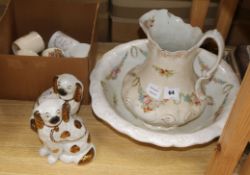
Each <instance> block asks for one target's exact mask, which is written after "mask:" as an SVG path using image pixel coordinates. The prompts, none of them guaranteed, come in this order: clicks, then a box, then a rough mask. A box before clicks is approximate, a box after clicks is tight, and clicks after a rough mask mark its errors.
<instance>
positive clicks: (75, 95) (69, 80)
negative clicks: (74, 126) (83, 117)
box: [30, 74, 84, 131]
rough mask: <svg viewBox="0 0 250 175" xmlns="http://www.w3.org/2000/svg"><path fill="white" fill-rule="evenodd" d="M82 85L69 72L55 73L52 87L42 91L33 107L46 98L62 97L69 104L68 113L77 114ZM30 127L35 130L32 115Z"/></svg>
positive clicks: (81, 95) (81, 96)
mask: <svg viewBox="0 0 250 175" xmlns="http://www.w3.org/2000/svg"><path fill="white" fill-rule="evenodd" d="M83 90H84V86H83V84H82V83H81V81H80V80H78V79H77V78H76V77H75V76H74V75H71V74H61V75H57V76H55V77H54V79H53V87H51V88H49V89H47V90H46V91H44V92H43V93H42V94H41V95H40V96H39V97H38V99H37V101H36V103H35V106H34V108H36V107H37V106H39V105H40V104H41V103H42V102H43V101H46V100H47V99H62V100H64V101H65V102H68V104H69V105H70V114H71V115H74V114H77V113H78V112H79V110H80V105H81V101H82V98H83ZM30 122H31V128H32V129H33V130H34V131H36V130H37V128H36V127H35V125H34V116H33V115H32V116H31V118H30Z"/></svg>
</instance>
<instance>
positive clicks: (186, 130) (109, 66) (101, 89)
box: [90, 40, 239, 147]
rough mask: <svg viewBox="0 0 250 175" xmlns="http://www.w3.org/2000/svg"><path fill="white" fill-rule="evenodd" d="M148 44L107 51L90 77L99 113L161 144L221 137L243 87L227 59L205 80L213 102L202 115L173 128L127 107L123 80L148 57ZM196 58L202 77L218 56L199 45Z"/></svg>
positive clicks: (134, 134)
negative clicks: (148, 123)
mask: <svg viewBox="0 0 250 175" xmlns="http://www.w3.org/2000/svg"><path fill="white" fill-rule="evenodd" d="M147 44H148V41H147V40H136V41H131V42H128V43H125V44H121V45H119V46H117V47H115V48H114V49H112V50H110V51H109V52H107V53H106V54H105V55H104V56H103V57H102V59H101V60H100V61H99V62H98V63H97V64H96V66H95V68H94V70H93V71H92V73H91V76H90V80H91V83H90V94H91V97H92V108H93V111H94V112H95V114H96V115H97V116H98V117H99V118H100V119H102V120H103V121H105V122H107V123H108V124H110V125H111V126H112V127H113V128H115V129H116V130H117V131H119V132H121V133H123V134H125V135H128V136H130V137H131V138H133V139H135V140H137V141H140V142H145V143H151V144H154V145H158V146H161V147H171V146H175V147H187V146H191V145H196V144H203V143H206V142H209V141H211V140H212V139H214V138H215V137H218V136H219V135H220V134H221V132H222V129H223V127H224V125H225V122H226V120H227V118H228V115H229V113H230V110H231V108H232V106H233V103H234V100H235V98H236V95H237V92H238V89H239V81H238V79H237V77H236V75H235V73H234V72H233V71H232V69H231V67H230V66H229V65H228V64H227V63H226V62H225V61H224V60H222V61H221V63H220V64H219V66H218V69H217V70H216V71H215V73H214V75H213V76H212V77H211V78H210V79H209V80H208V81H206V82H205V83H204V92H205V94H206V95H207V96H209V97H210V99H211V101H210V104H208V105H207V106H206V108H205V109H204V111H203V112H202V113H201V115H200V117H198V118H197V119H195V120H192V121H190V122H188V123H187V124H185V125H182V126H179V127H176V128H171V129H166V128H165V127H158V126H151V127H149V126H146V125H145V123H144V122H143V121H142V120H140V119H138V118H137V117H136V116H135V115H133V113H131V112H130V111H129V110H128V109H127V108H126V107H125V104H124V102H123V100H122V96H121V92H122V82H123V79H124V77H125V76H126V75H127V73H128V72H129V71H130V70H131V69H132V68H134V67H135V66H137V65H139V64H142V63H143V62H144V61H145V60H146V59H147V57H148V48H147ZM194 60H195V62H194V71H195V73H196V74H197V75H198V76H201V75H202V74H203V73H202V72H204V71H208V70H211V69H210V68H211V67H212V66H213V65H214V63H215V62H216V60H217V56H216V55H214V54H212V53H210V52H208V51H206V50H204V49H201V48H199V54H198V55H197V56H196V58H195V59H194Z"/></svg>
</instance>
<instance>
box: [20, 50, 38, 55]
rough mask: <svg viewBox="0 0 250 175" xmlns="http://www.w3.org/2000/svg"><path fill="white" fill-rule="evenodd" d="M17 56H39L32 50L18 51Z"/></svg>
mask: <svg viewBox="0 0 250 175" xmlns="http://www.w3.org/2000/svg"><path fill="white" fill-rule="evenodd" d="M16 55H19V56H39V55H38V54H37V53H36V52H34V51H32V50H18V51H16Z"/></svg>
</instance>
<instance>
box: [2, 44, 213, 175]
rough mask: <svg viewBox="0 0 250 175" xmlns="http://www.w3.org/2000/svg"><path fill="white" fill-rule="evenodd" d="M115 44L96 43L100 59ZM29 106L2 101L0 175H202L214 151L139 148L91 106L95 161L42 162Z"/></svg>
mask: <svg viewBox="0 0 250 175" xmlns="http://www.w3.org/2000/svg"><path fill="white" fill-rule="evenodd" d="M114 45H115V44H114V43H112V44H108V43H99V45H98V57H100V56H101V55H102V54H103V53H104V52H106V51H107V50H109V49H111V48H112V47H113V46H114ZM33 104H34V102H32V101H11V100H0V121H1V124H0V175H31V174H32V175H42V174H46V175H50V174H51V175H52V174H53V175H56V174H58V175H59V174H60V175H82V174H84V175H101V174H105V175H118V174H119V175H141V174H143V175H161V174H164V175H166V174H168V175H201V174H204V172H205V170H206V167H207V165H208V161H209V160H210V158H211V156H212V153H213V151H214V149H215V147H216V140H214V141H212V142H210V143H208V144H205V145H199V146H194V147H189V148H182V149H181V148H160V147H156V146H153V145H149V144H143V143H139V142H137V141H134V140H132V139H130V138H129V137H127V136H125V135H122V134H120V133H118V132H117V131H115V130H114V129H112V128H111V127H110V126H109V125H108V124H106V123H104V122H103V121H101V120H99V119H98V118H97V117H96V116H95V115H94V114H93V112H92V110H91V106H89V105H84V106H81V110H80V113H79V115H80V116H82V117H83V119H84V121H85V123H86V126H87V128H88V129H89V131H90V133H91V139H92V142H93V143H94V144H95V146H96V150H97V154H96V157H95V159H94V160H93V161H92V162H91V163H89V164H86V165H83V166H77V165H75V164H64V163H62V162H59V161H58V162H57V163H56V164H54V165H49V164H48V163H47V159H46V158H44V157H40V156H39V154H38V150H39V148H40V146H41V143H40V141H39V140H38V137H37V135H36V133H34V132H33V131H32V130H31V129H30V127H29V117H30V115H31V111H32V108H33Z"/></svg>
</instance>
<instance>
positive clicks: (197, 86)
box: [195, 29, 225, 100]
mask: <svg viewBox="0 0 250 175" xmlns="http://www.w3.org/2000/svg"><path fill="white" fill-rule="evenodd" d="M207 38H211V39H213V40H214V41H215V42H216V44H217V46H218V56H217V60H216V62H215V64H214V65H213V66H212V67H211V68H210V70H209V71H207V72H203V75H201V77H199V79H198V80H197V81H196V83H195V93H196V96H197V97H198V98H199V99H200V100H205V99H206V95H205V94H204V93H203V91H202V88H201V83H202V81H203V80H207V79H209V78H211V76H212V75H213V73H214V72H215V70H216V69H217V67H218V65H219V64H220V61H221V59H222V56H223V52H224V47H225V44H224V39H223V38H222V36H221V34H220V33H219V32H218V31H217V30H216V29H215V30H210V31H207V32H206V33H205V34H204V35H203V36H202V38H201V39H200V41H199V42H198V43H197V47H200V46H201V44H202V43H203V42H204V41H205V40H206V39H207Z"/></svg>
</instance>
